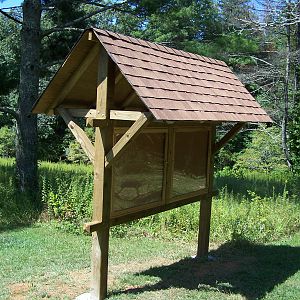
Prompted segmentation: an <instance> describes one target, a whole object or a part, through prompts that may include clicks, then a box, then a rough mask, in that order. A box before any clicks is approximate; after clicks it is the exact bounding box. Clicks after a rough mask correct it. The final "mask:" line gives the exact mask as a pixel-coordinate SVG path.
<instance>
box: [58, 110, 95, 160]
mask: <svg viewBox="0 0 300 300" xmlns="http://www.w3.org/2000/svg"><path fill="white" fill-rule="evenodd" d="M56 110H57V112H58V113H59V114H60V116H61V117H62V118H63V119H64V121H65V123H66V124H67V125H68V127H69V129H70V130H71V132H72V133H73V135H74V137H75V139H76V140H77V142H78V143H79V144H80V145H81V147H82V149H83V151H84V152H85V154H86V155H87V157H88V158H89V160H90V161H91V162H92V163H93V164H94V161H95V147H94V145H93V143H92V142H91V141H90V140H89V138H88V137H87V135H86V133H85V132H84V130H83V129H82V128H81V127H80V126H78V124H76V122H75V121H74V120H73V119H72V116H71V115H70V114H69V113H68V111H67V110H66V109H65V108H61V107H59V108H57V109H56Z"/></svg>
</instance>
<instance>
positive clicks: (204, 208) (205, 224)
mask: <svg viewBox="0 0 300 300" xmlns="http://www.w3.org/2000/svg"><path fill="white" fill-rule="evenodd" d="M210 134H211V136H210V140H209V148H208V164H207V167H208V172H207V174H208V178H207V184H208V193H207V197H206V198H205V199H203V200H201V202H200V220H199V232H198V249H197V257H203V256H207V254H208V249H209V233H210V218H211V205H212V192H213V181H214V152H213V149H214V144H215V137H216V127H215V126H213V127H212V130H211V133H210Z"/></svg>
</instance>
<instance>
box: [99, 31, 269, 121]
mask: <svg viewBox="0 0 300 300" xmlns="http://www.w3.org/2000/svg"><path fill="white" fill-rule="evenodd" d="M94 33H95V34H96V36H97V38H98V39H99V41H100V42H101V43H102V45H103V46H104V48H105V49H106V50H107V52H108V54H109V55H110V56H111V58H112V59H113V60H114V61H115V62H116V64H117V65H118V67H119V69H120V71H121V72H122V73H123V75H124V76H125V78H126V79H127V80H128V81H129V83H130V84H131V86H132V87H133V89H134V90H135V91H136V93H137V94H138V96H139V97H140V98H141V100H142V101H143V102H144V103H145V105H146V106H147V107H148V108H149V110H150V111H151V112H152V113H153V115H154V117H155V118H156V119H158V120H173V121H176V120H201V121H241V122H271V121H272V120H271V119H270V117H269V116H268V115H267V113H266V112H265V111H264V110H263V109H262V108H261V107H260V105H259V104H258V103H257V102H256V101H255V99H254V98H253V97H252V95H251V94H250V93H249V92H248V91H247V89H246V88H245V87H244V86H243V84H242V83H241V82H240V81H239V79H238V78H237V77H236V76H235V75H234V74H233V72H232V71H231V70H230V69H229V68H228V66H227V65H226V64H225V63H224V62H223V61H220V60H216V59H212V58H207V57H204V56H200V55H196V54H193V53H188V52H184V51H180V50H176V49H172V48H169V47H165V46H162V45H159V44H156V43H150V42H147V41H143V40H140V39H136V38H132V37H128V36H124V35H121V34H117V33H112V32H109V31H104V30H98V29H94Z"/></svg>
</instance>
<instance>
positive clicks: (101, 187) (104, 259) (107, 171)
mask: <svg viewBox="0 0 300 300" xmlns="http://www.w3.org/2000/svg"><path fill="white" fill-rule="evenodd" d="M113 76H114V69H113V63H112V62H111V60H110V59H109V57H108V55H107V53H106V51H105V50H104V48H103V47H102V46H101V47H100V52H99V68H98V88H97V104H96V109H97V111H98V112H100V113H101V115H100V116H101V117H102V118H106V116H109V114H108V108H109V105H110V103H111V100H112V97H113V83H114V80H113ZM112 146H113V125H112V123H109V122H108V123H107V126H106V127H101V128H99V127H96V128H95V163H94V195H93V221H98V222H101V225H100V226H99V228H98V230H96V231H95V232H93V234H92V290H91V297H90V299H91V300H103V299H105V298H106V295H107V276H108V248H109V220H110V205H111V180H112V169H111V168H105V154H106V153H107V152H108V151H109V150H110V149H111V148H112Z"/></svg>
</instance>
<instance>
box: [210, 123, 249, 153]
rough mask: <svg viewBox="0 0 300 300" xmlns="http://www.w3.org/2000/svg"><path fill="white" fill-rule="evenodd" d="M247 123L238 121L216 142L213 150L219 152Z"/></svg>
mask: <svg viewBox="0 0 300 300" xmlns="http://www.w3.org/2000/svg"><path fill="white" fill-rule="evenodd" d="M245 125H246V123H236V124H235V125H234V126H233V127H232V128H231V129H230V130H229V131H228V132H227V133H226V134H225V135H224V136H223V137H222V138H221V139H220V140H219V141H218V142H216V143H215V145H214V149H213V152H214V153H216V152H218V151H219V150H220V149H221V148H222V147H224V146H225V145H226V144H227V143H228V142H229V141H230V140H231V139H233V138H234V137H235V135H236V134H237V133H238V132H239V131H240V130H241V129H242V128H243V127H244V126H245Z"/></svg>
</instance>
